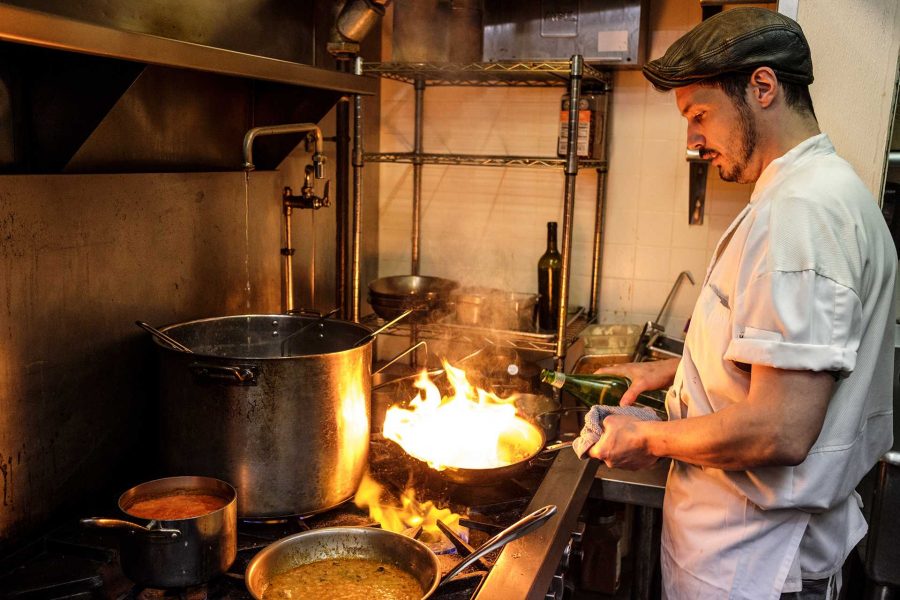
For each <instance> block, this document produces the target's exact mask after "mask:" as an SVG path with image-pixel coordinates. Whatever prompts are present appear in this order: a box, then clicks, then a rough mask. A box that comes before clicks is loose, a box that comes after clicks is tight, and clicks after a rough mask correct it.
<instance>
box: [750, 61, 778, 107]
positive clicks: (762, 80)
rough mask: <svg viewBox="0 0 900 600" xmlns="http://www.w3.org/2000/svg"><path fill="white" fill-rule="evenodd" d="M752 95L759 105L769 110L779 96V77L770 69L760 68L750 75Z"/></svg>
mask: <svg viewBox="0 0 900 600" xmlns="http://www.w3.org/2000/svg"><path fill="white" fill-rule="evenodd" d="M749 91H750V94H751V96H752V98H753V100H755V101H756V102H757V103H758V105H759V106H760V107H762V108H768V107H769V106H770V105H771V104H772V102H774V101H775V97H776V96H777V95H778V76H777V75H775V71H773V70H772V69H770V68H769V67H759V68H758V69H756V70H755V71H753V73H752V74H751V75H750V87H749Z"/></svg>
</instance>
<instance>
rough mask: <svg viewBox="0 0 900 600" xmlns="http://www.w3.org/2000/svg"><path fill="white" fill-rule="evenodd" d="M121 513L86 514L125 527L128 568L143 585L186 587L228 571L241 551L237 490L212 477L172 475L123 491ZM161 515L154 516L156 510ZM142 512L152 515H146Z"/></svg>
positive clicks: (94, 523) (95, 523)
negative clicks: (105, 515)
mask: <svg viewBox="0 0 900 600" xmlns="http://www.w3.org/2000/svg"><path fill="white" fill-rule="evenodd" d="M119 509H120V510H121V511H122V512H123V513H125V514H126V515H128V516H129V517H130V518H133V519H136V520H138V521H140V524H139V523H135V522H132V521H125V520H121V519H100V518H90V519H82V520H81V524H82V525H85V526H89V527H109V528H115V529H119V530H121V532H122V538H121V554H120V559H121V562H122V571H123V572H124V573H125V576H126V577H128V579H130V580H131V581H133V582H134V583H136V584H138V585H143V586H147V587H152V588H181V587H188V586H192V585H200V584H202V583H206V582H208V581H210V580H211V579H213V578H214V577H217V576H219V575H221V574H222V573H224V572H226V571H227V570H228V568H229V567H230V566H231V563H233V562H234V559H235V557H236V556H237V493H236V492H235V489H234V488H233V487H231V486H230V485H229V484H227V483H225V482H224V481H221V480H219V479H213V478H212V477H166V478H165V479H157V480H154V481H149V482H147V483H142V484H140V485H138V486H135V487H133V488H131V489H130V490H128V491H127V492H125V493H124V494H122V495H121V497H119ZM154 514H155V515H159V518H155V519H153V518H149V517H150V516H152V515H154ZM139 515H146V516H145V517H141V516H139Z"/></svg>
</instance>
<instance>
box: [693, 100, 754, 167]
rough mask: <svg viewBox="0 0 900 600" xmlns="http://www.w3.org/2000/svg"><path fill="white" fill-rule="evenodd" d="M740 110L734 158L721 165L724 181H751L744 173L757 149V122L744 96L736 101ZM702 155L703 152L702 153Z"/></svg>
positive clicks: (735, 136)
mask: <svg viewBox="0 0 900 600" xmlns="http://www.w3.org/2000/svg"><path fill="white" fill-rule="evenodd" d="M735 107H736V108H737V111H738V123H737V127H735V130H736V131H735V133H734V136H733V138H734V140H735V141H734V143H733V145H734V146H735V148H734V151H733V154H734V156H735V158H734V160H732V161H730V162H729V164H725V165H719V166H718V169H719V177H720V178H721V179H722V181H730V182H734V183H751V181H750V180H748V179H746V177H745V175H744V173H745V171H746V170H747V165H748V164H749V163H750V157H752V156H753V153H754V152H755V151H756V143H757V140H758V137H759V135H758V132H757V129H756V122H755V121H754V120H753V113H752V112H751V110H750V106H749V105H748V104H747V101H746V100H745V99H744V98H741V99H740V100H739V101H737V102H735ZM701 155H702V153H701Z"/></svg>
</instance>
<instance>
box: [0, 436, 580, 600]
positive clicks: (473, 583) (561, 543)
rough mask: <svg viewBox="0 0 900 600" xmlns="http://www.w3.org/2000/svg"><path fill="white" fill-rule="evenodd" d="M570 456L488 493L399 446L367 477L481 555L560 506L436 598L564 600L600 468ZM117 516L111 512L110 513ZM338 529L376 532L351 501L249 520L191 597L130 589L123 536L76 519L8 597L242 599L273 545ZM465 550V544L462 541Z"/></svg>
mask: <svg viewBox="0 0 900 600" xmlns="http://www.w3.org/2000/svg"><path fill="white" fill-rule="evenodd" d="M596 466H597V465H596V463H595V462H594V461H590V462H588V461H579V460H578V459H577V458H576V457H575V455H574V453H572V452H571V451H563V452H561V453H559V454H558V455H555V456H551V457H549V458H542V459H538V460H536V461H534V463H533V464H532V465H531V467H530V468H529V469H528V470H526V471H525V472H524V473H523V474H522V475H521V476H519V477H517V478H516V479H511V480H505V481H498V482H495V483H494V484H492V485H488V486H463V485H459V484H453V483H450V482H447V481H445V480H443V479H442V478H441V477H440V476H439V475H437V474H436V473H435V472H433V471H431V470H429V469H422V468H417V467H416V466H415V465H414V464H411V463H410V461H409V460H408V459H406V458H405V457H404V455H403V453H402V450H399V447H397V446H396V445H395V444H393V442H389V441H386V440H384V439H381V438H379V437H377V436H376V437H375V438H373V440H372V444H371V449H370V461H369V471H370V474H371V476H372V477H373V479H375V480H376V481H378V482H379V483H380V484H381V485H382V486H383V487H384V489H385V490H386V491H387V492H388V494H389V495H395V496H397V497H399V494H400V493H401V492H402V491H403V490H405V489H407V488H409V487H412V488H413V489H414V490H415V491H416V498H417V499H418V500H420V501H423V502H424V501H427V500H430V501H432V502H434V503H435V504H436V505H438V506H441V507H449V508H450V509H451V510H453V511H454V512H456V513H459V514H460V515H462V517H463V519H462V520H461V525H464V526H466V527H467V528H468V537H469V539H468V542H469V545H470V546H471V547H477V546H478V545H480V544H481V543H482V542H484V541H485V540H487V539H488V538H490V537H491V536H492V535H494V534H496V533H497V532H498V531H499V530H500V529H502V528H504V527H507V526H509V525H511V524H512V523H513V522H515V521H516V520H518V519H519V518H520V517H522V516H523V515H525V514H528V513H530V512H532V511H534V510H536V509H538V508H540V507H542V506H545V505H547V504H555V505H556V506H557V508H558V512H557V515H556V516H555V517H553V518H552V519H551V520H550V521H549V522H548V523H546V524H545V525H544V526H543V527H541V528H540V529H538V530H536V531H534V532H532V533H530V534H529V535H526V536H525V537H523V538H521V539H519V540H516V541H514V542H511V543H510V544H508V545H507V546H506V547H505V548H503V549H502V550H499V551H496V552H494V553H492V554H489V555H488V556H486V557H485V558H484V559H483V560H482V561H480V562H479V563H476V565H475V566H474V567H470V568H469V569H468V570H467V571H466V572H465V573H464V574H463V575H461V576H460V577H458V578H456V579H454V580H453V581H451V582H448V583H446V584H445V585H443V586H441V588H440V589H439V590H438V591H437V592H436V593H435V595H433V596H432V598H434V599H435V600H473V599H476V600H501V599H502V600H509V599H511V598H514V599H519V598H521V599H523V600H524V599H529V600H531V599H533V600H545V599H547V598H551V599H561V598H562V597H563V589H564V587H565V570H566V567H567V565H568V562H569V560H570V556H571V555H572V553H573V544H574V541H575V539H576V538H577V535H574V534H575V532H576V530H577V528H578V524H577V518H578V514H579V512H580V510H581V507H582V505H583V503H584V500H585V498H586V497H587V494H588V490H589V488H590V484H591V481H592V480H593V477H594V471H595V470H596ZM110 514H112V512H111V513H110ZM334 526H373V527H374V526H377V524H375V523H374V522H372V520H371V519H370V518H369V516H368V512H367V511H365V510H363V509H359V508H357V507H356V506H355V505H354V504H353V502H352V501H350V502H346V503H344V504H342V505H341V506H339V507H337V508H335V509H332V510H330V511H327V512H324V513H320V514H317V515H313V516H310V517H305V518H301V517H290V518H285V519H272V520H241V521H239V523H238V553H237V558H236V560H235V562H234V564H233V565H232V566H231V568H230V569H229V571H228V572H227V573H226V574H224V575H222V576H220V577H217V578H216V579H214V580H212V581H210V582H209V583H207V584H205V585H202V586H197V587H193V588H188V589H176V590H157V589H150V588H142V587H140V586H136V585H134V584H133V583H131V582H130V581H128V580H127V579H126V578H125V576H124V575H123V574H122V572H121V569H120V567H119V563H118V551H117V547H118V538H117V535H116V534H115V532H111V531H104V530H97V529H84V528H81V527H79V526H78V524H77V519H73V520H72V522H71V523H68V524H66V525H64V526H62V527H60V528H59V529H57V530H56V531H53V532H52V533H50V534H48V535H46V536H44V537H43V538H42V539H40V540H37V541H35V542H34V543H32V544H30V545H28V546H26V547H24V548H22V549H21V550H20V551H18V552H17V553H16V554H15V555H13V556H10V557H7V558H6V559H4V560H2V561H0V598H10V599H17V600H37V599H40V600H47V599H71V600H88V599H101V598H102V599H105V600H110V599H112V600H132V599H134V600H166V599H174V598H177V599H179V600H244V599H249V598H251V596H250V594H249V592H248V591H247V589H246V587H245V586H244V581H243V574H244V570H245V569H246V566H247V564H248V563H249V562H250V560H251V559H252V558H253V557H254V556H255V555H256V553H257V552H259V551H260V550H261V549H262V548H264V547H266V546H267V545H268V544H270V543H272V542H274V541H276V540H278V539H280V538H282V537H285V536H287V535H291V534H293V533H298V532H301V531H307V530H311V529H319V528H323V527H334ZM457 545H458V540H457ZM461 554H463V555H465V554H467V551H466V549H465V548H464V547H461V548H460V549H459V550H457V548H456V547H455V546H454V544H452V543H449V540H448V543H445V544H444V545H443V549H442V550H440V551H438V556H439V559H440V561H441V565H442V570H443V572H444V573H446V572H447V571H449V570H450V569H451V568H453V567H454V566H455V565H456V564H458V562H459V561H460V560H461V559H462V556H461Z"/></svg>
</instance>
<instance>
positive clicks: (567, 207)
mask: <svg viewBox="0 0 900 600" xmlns="http://www.w3.org/2000/svg"><path fill="white" fill-rule="evenodd" d="M571 70H572V73H571V77H570V79H569V123H568V140H569V143H568V144H567V145H566V168H565V176H566V186H565V202H564V204H563V226H562V268H561V269H560V274H559V318H558V324H557V327H556V370H557V371H562V370H563V367H564V365H563V361H564V358H565V350H566V315H567V314H568V308H569V272H570V268H571V265H572V217H573V215H574V212H575V178H576V177H577V176H578V101H579V100H580V97H581V78H582V75H583V73H584V59H583V58H582V57H581V55H579V54H576V55H574V56H572V59H571Z"/></svg>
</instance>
